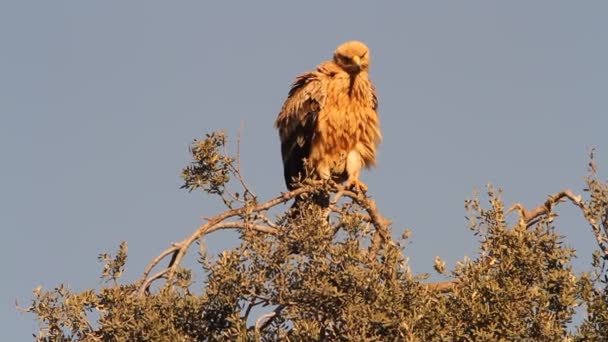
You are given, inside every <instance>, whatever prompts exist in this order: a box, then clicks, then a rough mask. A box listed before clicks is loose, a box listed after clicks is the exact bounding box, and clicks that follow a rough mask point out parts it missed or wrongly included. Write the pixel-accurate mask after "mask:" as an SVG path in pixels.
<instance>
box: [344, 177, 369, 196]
mask: <svg viewBox="0 0 608 342" xmlns="http://www.w3.org/2000/svg"><path fill="white" fill-rule="evenodd" d="M345 188H346V189H351V188H353V189H354V190H355V192H357V193H366V192H367V185H365V183H363V182H362V181H360V180H358V179H353V180H350V181H347V182H346V185H345Z"/></svg>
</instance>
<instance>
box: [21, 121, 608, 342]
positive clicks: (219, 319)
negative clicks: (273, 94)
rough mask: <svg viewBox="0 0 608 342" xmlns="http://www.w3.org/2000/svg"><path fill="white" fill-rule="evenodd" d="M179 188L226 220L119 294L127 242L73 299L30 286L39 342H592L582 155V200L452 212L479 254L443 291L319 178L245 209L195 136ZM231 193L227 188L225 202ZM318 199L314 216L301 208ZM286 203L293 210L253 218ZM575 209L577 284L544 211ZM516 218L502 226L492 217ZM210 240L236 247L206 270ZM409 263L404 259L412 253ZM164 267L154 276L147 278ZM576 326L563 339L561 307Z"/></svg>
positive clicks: (599, 299) (598, 223) (372, 210)
mask: <svg viewBox="0 0 608 342" xmlns="http://www.w3.org/2000/svg"><path fill="white" fill-rule="evenodd" d="M191 153H192V156H193V159H194V160H193V162H192V164H191V165H189V166H187V167H186V168H185V169H184V170H183V173H182V176H183V179H184V186H183V187H184V188H186V189H188V190H189V191H194V190H202V191H204V192H206V193H208V194H209V195H213V196H218V198H219V199H220V200H221V201H222V202H223V203H224V205H225V206H226V208H227V211H225V212H223V213H220V214H218V215H216V216H214V217H212V218H210V219H208V221H207V222H206V223H205V224H203V225H201V226H200V227H198V229H196V230H195V231H194V232H193V233H192V234H191V235H190V236H188V237H186V238H185V239H184V240H182V241H181V242H178V243H174V244H172V245H171V246H170V247H169V248H168V249H167V250H165V251H163V252H162V253H161V254H160V255H159V256H158V257H157V258H155V259H154V260H152V261H151V263H150V265H149V266H148V267H147V268H146V269H145V270H144V272H143V275H142V277H141V279H139V280H138V281H136V282H134V283H126V284H124V283H121V282H120V281H119V280H120V276H121V274H122V273H123V270H124V266H125V263H126V261H127V245H126V243H124V242H123V243H122V244H121V245H120V247H119V249H118V251H117V253H116V255H115V256H111V255H109V254H105V253H104V254H101V255H100V257H99V259H100V261H101V262H103V264H104V268H103V272H102V278H103V279H105V280H106V281H107V282H106V285H105V286H102V287H101V288H99V289H95V290H93V289H91V290H86V291H83V292H79V293H75V292H72V291H70V290H69V289H68V288H67V287H65V286H63V285H60V286H58V287H57V288H55V289H52V290H49V291H45V290H42V289H40V288H37V289H35V290H34V298H33V300H32V303H31V305H30V306H29V307H28V308H27V310H28V311H29V312H31V313H33V314H35V315H36V317H37V319H38V320H39V322H40V330H39V332H38V334H37V339H38V340H40V341H68V340H78V341H156V340H165V341H199V340H203V341H216V340H230V341H246V340H263V341H275V340H290V341H301V340H343V341H358V340H382V341H385V340H404V341H498V340H508V341H514V340H517V341H525V340H527V341H558V340H559V341H562V340H576V341H599V340H605V339H606V337H607V336H608V271H607V268H606V261H607V260H608V184H607V183H606V182H602V181H600V180H599V179H598V178H597V176H596V174H597V172H596V167H595V164H594V161H593V152H592V153H591V156H590V157H591V158H590V163H589V175H588V176H587V177H586V184H587V188H586V189H584V191H585V192H586V194H587V196H586V197H587V198H586V199H583V197H582V196H580V195H576V194H575V193H573V192H572V191H569V190H563V191H560V192H557V193H556V194H554V195H552V196H550V197H549V198H548V199H547V200H546V201H545V203H543V204H541V205H540V206H538V207H537V208H534V209H532V210H528V209H526V208H525V207H524V206H522V205H521V204H515V205H513V206H511V207H510V208H509V209H508V210H506V209H505V206H504V204H503V202H502V201H501V198H500V190H496V189H494V188H493V187H488V191H487V198H488V201H489V205H488V206H487V207H485V206H483V205H482V203H481V201H480V200H479V199H478V198H473V199H471V200H467V201H466V202H465V208H466V210H467V212H468V213H469V216H468V217H469V220H470V228H471V229H472V230H473V231H474V232H475V234H476V235H477V236H479V239H480V244H479V254H478V255H477V256H476V257H475V258H474V259H465V260H462V261H461V262H459V263H458V265H457V266H456V267H455V269H453V270H451V271H449V273H448V272H447V271H446V270H445V264H444V263H443V262H442V261H441V259H439V258H437V259H436V261H435V269H436V270H437V272H439V273H447V274H449V275H450V278H451V281H449V282H445V283H428V282H425V280H426V277H425V276H424V275H413V274H412V272H411V271H410V269H409V267H408V265H407V262H406V258H405V257H404V254H405V251H404V248H403V246H404V241H406V240H407V238H408V236H409V234H408V232H405V233H404V235H403V236H402V237H401V238H400V239H395V238H394V237H393V236H392V235H391V232H390V221H389V220H387V219H386V218H384V217H383V216H382V215H381V213H380V211H379V210H378V208H377V207H376V205H375V202H374V201H373V200H372V199H371V198H369V197H367V196H366V195H365V194H361V193H355V192H352V191H350V190H349V189H344V188H343V187H341V186H340V185H338V184H335V183H332V182H319V181H311V180H308V179H302V180H300V181H299V182H300V184H299V185H300V187H299V188H297V189H296V190H293V191H291V192H286V193H283V194H281V195H280V196H278V197H276V198H274V199H271V200H268V201H266V202H259V198H258V197H257V196H256V195H255V194H254V193H253V191H252V190H251V189H250V188H249V186H248V185H247V184H246V182H245V181H244V179H243V176H242V174H241V172H240V168H239V162H238V155H237V156H236V158H234V157H231V156H228V155H227V153H226V137H225V135H224V134H223V133H221V132H220V133H213V134H209V135H207V137H206V138H205V139H203V140H195V141H194V143H193V144H192V147H191ZM235 185H236V186H238V187H239V188H240V191H239V192H236V191H234V190H232V189H233V188H234V187H235ZM319 194H331V203H330V206H329V207H328V208H322V207H319V206H318V205H316V204H315V203H314V201H313V200H311V198H314V197H315V196H317V195H319ZM295 197H300V198H302V199H303V200H302V201H298V203H300V204H299V206H298V207H297V208H292V209H290V210H288V211H287V212H285V213H283V214H280V215H276V216H274V217H273V216H272V215H270V214H269V210H270V209H272V208H273V207H275V206H277V205H279V204H281V203H285V202H288V201H290V200H291V199H294V198H295ZM563 202H569V203H571V204H573V205H575V206H576V207H578V208H580V209H581V211H582V213H583V215H584V217H585V220H586V221H587V224H588V225H589V226H590V227H591V229H592V231H593V233H594V234H595V237H596V239H597V243H598V249H597V250H596V251H595V252H594V254H593V255H594V258H593V265H592V268H593V272H591V273H583V274H576V273H574V272H573V270H572V267H571V265H570V260H571V259H572V258H573V257H575V251H573V250H572V249H569V248H567V247H565V246H564V240H563V238H562V237H561V236H560V235H559V234H558V233H557V230H558V229H557V228H556V227H554V225H553V220H554V218H555V217H556V211H555V210H556V209H557V208H558V204H561V203H563ZM511 211H514V212H517V213H518V217H519V219H518V221H517V222H516V223H515V224H512V225H509V223H508V222H507V220H506V219H505V215H506V214H507V213H509V212H511ZM222 229H235V230H237V231H239V233H240V245H239V246H238V247H237V248H235V249H233V250H227V251H224V252H222V253H221V255H220V256H218V257H217V259H216V260H212V258H209V257H208V256H207V255H206V253H205V248H204V237H205V236H206V235H208V234H212V233H213V232H215V231H218V230H222ZM196 243H198V244H199V246H200V248H199V264H200V267H201V268H202V269H203V271H204V273H205V275H206V280H205V286H204V289H203V292H202V294H200V295H197V294H194V293H193V292H192V291H191V286H192V276H193V273H192V270H190V269H186V268H184V267H183V266H182V260H183V258H184V256H185V255H186V253H188V252H189V251H190V250H191V249H192V247H193V245H195V244H196ZM414 257H415V256H414ZM165 261H167V265H166V266H162V265H161V264H162V263H163V262H165ZM577 307H583V308H585V309H586V318H585V319H584V321H583V322H582V323H580V324H579V325H578V326H577V327H575V329H573V328H572V327H569V324H570V323H571V321H572V317H573V314H574V311H575V308H577Z"/></svg>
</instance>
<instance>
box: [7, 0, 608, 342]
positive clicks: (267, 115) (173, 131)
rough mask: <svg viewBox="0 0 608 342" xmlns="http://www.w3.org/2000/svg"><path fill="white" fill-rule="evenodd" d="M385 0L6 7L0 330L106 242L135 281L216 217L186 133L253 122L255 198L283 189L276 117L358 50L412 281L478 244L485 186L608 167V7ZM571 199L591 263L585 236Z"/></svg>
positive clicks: (565, 183)
mask: <svg viewBox="0 0 608 342" xmlns="http://www.w3.org/2000/svg"><path fill="white" fill-rule="evenodd" d="M386 3H388V2H386ZM386 3H384V4H380V3H379V2H378V3H376V4H372V3H371V2H363V1H349V2H338V1H305V2H304V1H303V2H298V3H297V4H296V3H295V2H285V1H274V2H242V3H236V2H227V1H225V2H202V1H151V0H146V1H58V0H56V1H26V0H19V1H7V0H5V1H2V2H1V3H0V118H1V121H0V156H1V158H2V159H1V160H2V162H1V171H0V172H1V176H2V177H0V229H1V230H2V236H3V238H2V248H1V249H0V251H1V253H2V255H1V256H2V260H3V264H4V267H3V270H2V274H3V275H2V279H3V280H2V281H1V283H2V286H1V288H2V291H1V292H2V296H1V299H2V300H1V303H2V305H1V309H0V321H1V322H2V325H3V327H4V328H3V329H2V330H3V334H4V336H3V338H2V340H6V341H24V340H30V339H31V335H30V334H31V333H32V332H34V331H36V329H37V325H36V322H35V320H34V316H33V315H29V314H22V313H20V312H18V311H17V310H16V309H15V308H14V302H15V300H19V302H20V303H21V304H22V305H24V306H26V305H27V304H28V303H29V300H30V298H31V297H32V295H31V290H32V289H33V288H35V287H36V286H38V285H42V286H43V287H44V288H46V289H50V288H53V287H54V286H56V285H58V284H59V283H62V282H63V283H66V284H68V285H69V286H70V287H72V288H73V289H75V290H82V289H85V288H91V287H98V286H99V285H100V283H99V278H98V277H99V274H100V271H101V267H100V265H99V263H97V260H96V257H97V255H98V253H100V252H102V251H114V250H115V249H116V247H117V246H118V244H119V243H120V241H122V240H126V241H127V242H128V244H129V262H128V264H127V274H126V276H125V280H133V279H136V278H137V277H139V276H140V275H141V272H142V271H143V268H144V267H145V265H146V264H147V262H149V261H150V260H151V259H152V258H153V257H155V256H156V255H157V254H158V253H159V252H160V251H161V250H163V249H164V248H166V247H167V246H169V244H170V243H171V242H174V241H178V240H181V239H182V238H184V237H185V236H186V235H188V234H189V233H190V232H191V231H192V230H194V229H195V228H196V227H197V225H198V224H200V223H201V222H202V219H201V217H204V216H212V215H214V214H216V213H218V212H219V210H220V209H221V208H220V206H218V205H216V204H215V203H214V202H213V201H211V200H208V199H205V198H204V196H203V195H202V194H199V193H191V194H189V193H187V192H185V191H183V190H179V187H180V185H181V180H180V178H179V174H180V170H181V168H182V167H183V166H185V165H186V164H187V163H188V162H189V154H188V144H189V143H190V142H191V140H192V139H193V138H197V137H202V136H203V135H204V134H205V133H208V132H211V131H214V130H220V129H225V130H227V132H228V134H229V136H230V137H232V141H233V142H234V141H235V140H236V136H237V131H238V129H239V127H240V126H241V125H242V126H243V128H242V146H241V153H242V163H243V171H244V175H245V177H246V179H247V181H248V182H249V183H250V184H251V186H252V187H253V188H254V189H255V190H256V192H257V194H258V195H259V196H260V197H261V199H268V198H270V197H273V196H275V195H277V194H278V193H279V192H280V191H283V190H284V185H283V179H282V170H281V161H280V153H279V141H278V136H277V133H276V131H275V130H274V129H273V127H272V124H273V122H274V119H275V117H276V114H277V112H278V110H279V109H280V106H281V104H282V102H283V100H284V99H285V96H286V94H287V91H288V88H289V85H290V83H291V82H292V80H293V78H294V77H295V76H296V75H297V74H299V73H301V72H304V71H307V70H310V69H312V68H314V67H315V65H317V64H318V63H319V62H321V61H323V60H325V59H328V58H330V57H331V54H332V52H333V50H334V48H335V47H336V46H337V45H338V44H340V43H342V42H344V41H346V40H351V39H358V40H362V41H364V42H366V43H367V44H368V45H369V47H370V48H371V58H372V65H371V77H372V79H373V80H374V82H375V83H376V86H377V89H378V95H379V101H380V115H381V123H382V128H383V133H384V142H383V144H382V145H381V146H380V151H379V157H378V159H379V165H378V167H377V168H376V169H373V170H371V171H369V172H366V173H365V175H364V178H363V179H364V181H366V182H367V184H368V185H369V187H370V191H369V194H370V195H372V196H373V197H374V198H375V199H376V200H377V202H378V205H379V207H380V209H381V211H382V212H383V213H384V215H385V216H387V217H389V218H391V219H392V220H393V221H394V223H395V224H394V227H393V230H394V231H395V233H396V234H397V233H399V234H400V233H401V232H402V231H403V228H404V227H408V228H410V229H411V230H412V240H411V244H410V245H409V246H408V248H407V250H406V254H407V256H408V257H409V258H410V264H411V265H412V267H413V270H414V272H415V273H422V272H431V271H432V265H433V258H434V257H435V255H439V256H441V257H442V258H443V259H444V260H446V261H447V262H448V265H449V266H450V267H451V266H453V265H454V263H455V262H456V261H457V260H460V259H462V258H463V257H464V256H465V255H468V256H474V255H475V251H476V246H477V242H476V238H475V237H474V236H473V235H472V234H471V232H470V231H469V230H468V229H467V228H466V221H465V219H464V215H465V212H464V209H463V201H464V199H465V198H468V197H470V196H471V194H472V193H473V191H474V189H479V190H480V192H482V193H483V190H484V186H485V184H486V183H493V184H495V185H496V186H499V187H502V188H504V199H505V201H506V202H507V204H511V203H513V202H514V201H521V202H523V203H524V204H525V205H528V206H532V205H536V204H538V203H540V202H542V201H543V200H544V199H545V198H546V195H548V194H550V193H553V192H556V191H558V190H560V189H562V188H572V189H573V190H575V191H577V192H580V190H581V189H582V187H583V182H582V177H583V176H584V175H585V173H586V162H587V152H588V150H589V148H590V147H592V146H595V147H597V151H598V153H597V155H598V165H599V167H600V173H601V175H602V177H603V178H604V179H605V178H607V177H606V175H608V136H607V135H606V130H607V127H608V65H607V63H608V62H607V61H608V20H607V18H608V2H606V1H584V2H583V1H576V2H575V1H556V0H551V1H533V2H532V1H508V2H507V1H503V2H498V1H458V2H456V1H416V2H409V1H400V2H397V1H394V2H391V4H390V5H389V4H386ZM561 210H562V211H561V212H562V215H561V216H560V218H559V219H558V220H557V224H558V226H559V232H560V233H561V234H563V235H564V236H565V239H566V240H567V243H568V245H570V246H572V247H574V248H576V249H577V250H578V251H579V252H580V258H579V259H578V260H577V261H576V262H575V266H576V267H577V270H580V271H582V270H584V269H585V267H586V265H587V262H588V260H589V256H590V251H591V249H592V248H594V246H595V245H594V239H593V235H592V233H591V231H590V229H589V228H588V227H587V226H586V225H584V223H583V220H582V218H581V215H580V214H579V213H578V212H577V211H576V210H574V209H572V208H571V207H569V206H567V205H565V206H564V207H563V208H562V209H561ZM214 241H215V243H214V244H213V247H214V251H219V250H222V249H223V248H227V247H228V246H234V245H235V244H236V241H235V236H234V234H219V235H218V236H217V237H216V239H215V240H214ZM434 279H441V278H440V277H435V278H434ZM196 286H199V287H200V286H201V282H200V280H199V282H198V283H197V285H196Z"/></svg>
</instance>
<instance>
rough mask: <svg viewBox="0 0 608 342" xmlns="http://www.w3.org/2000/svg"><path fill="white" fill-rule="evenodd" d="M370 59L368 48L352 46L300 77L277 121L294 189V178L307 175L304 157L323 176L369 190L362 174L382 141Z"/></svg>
mask: <svg viewBox="0 0 608 342" xmlns="http://www.w3.org/2000/svg"><path fill="white" fill-rule="evenodd" d="M369 58H370V54H369V49H368V48H367V46H365V44H363V43H361V42H358V41H351V42H347V43H344V44H342V45H340V46H339V47H338V48H337V49H336V51H335V52H334V58H333V60H331V61H326V62H323V63H321V64H320V65H319V66H317V68H316V70H315V71H311V72H307V73H305V74H302V75H300V76H298V77H297V78H296V80H295V82H294V83H293V85H292V87H291V89H290V91H289V95H288V97H287V100H285V103H284V104H283V107H282V108H281V111H280V112H279V115H278V117H277V119H276V121H275V127H276V128H277V129H278V130H279V136H280V138H281V153H282V156H283V169H284V176H285V182H286V183H287V187H288V188H289V189H293V185H292V182H293V178H295V177H302V176H304V172H305V170H304V168H305V165H304V162H303V160H304V159H305V160H307V162H308V166H309V167H311V168H312V169H313V170H314V176H316V177H318V178H321V179H329V178H333V179H335V180H336V181H338V182H344V181H346V186H347V187H351V186H352V187H354V188H355V189H356V190H357V191H359V190H363V191H365V190H366V189H367V187H366V186H365V184H363V183H362V182H360V181H359V175H360V171H361V169H362V168H363V167H370V166H373V165H375V164H376V148H377V146H378V144H379V143H380V141H381V140H382V134H381V132H380V123H379V118H378V113H377V107H378V101H377V97H376V90H375V88H374V86H373V84H372V82H371V81H370V79H369V77H368V68H369Z"/></svg>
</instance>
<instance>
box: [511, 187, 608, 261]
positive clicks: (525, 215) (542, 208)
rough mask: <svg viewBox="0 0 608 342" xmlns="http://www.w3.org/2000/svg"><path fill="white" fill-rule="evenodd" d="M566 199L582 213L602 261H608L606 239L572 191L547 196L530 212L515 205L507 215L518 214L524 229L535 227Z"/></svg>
mask: <svg viewBox="0 0 608 342" xmlns="http://www.w3.org/2000/svg"><path fill="white" fill-rule="evenodd" d="M566 199H568V200H570V202H572V203H573V204H574V205H576V206H577V207H579V208H580V209H581V210H582V211H583V216H585V218H586V219H587V222H589V225H591V229H592V230H593V235H594V236H595V240H596V241H597V244H598V246H599V247H600V249H601V250H602V253H603V254H604V259H608V237H606V236H604V234H602V231H601V228H600V225H599V224H598V222H596V221H595V220H593V219H592V218H589V217H587V215H586V210H585V209H586V207H585V203H584V202H583V199H582V196H581V195H575V194H574V193H573V192H572V191H570V190H568V189H566V190H562V191H560V192H557V193H555V194H553V195H551V196H549V198H548V199H547V200H546V201H545V202H544V203H543V204H541V205H539V206H537V207H536V208H534V209H532V210H527V209H526V208H525V207H524V206H523V205H522V204H521V203H515V204H513V205H512V206H511V207H510V208H509V210H507V213H510V212H511V211H517V212H519V220H520V224H522V225H525V226H526V228H529V227H531V226H533V225H535V224H536V223H537V222H538V220H539V219H540V218H541V216H545V215H549V214H550V213H551V211H552V210H553V206H555V205H556V204H557V203H561V202H563V201H565V200H566Z"/></svg>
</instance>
